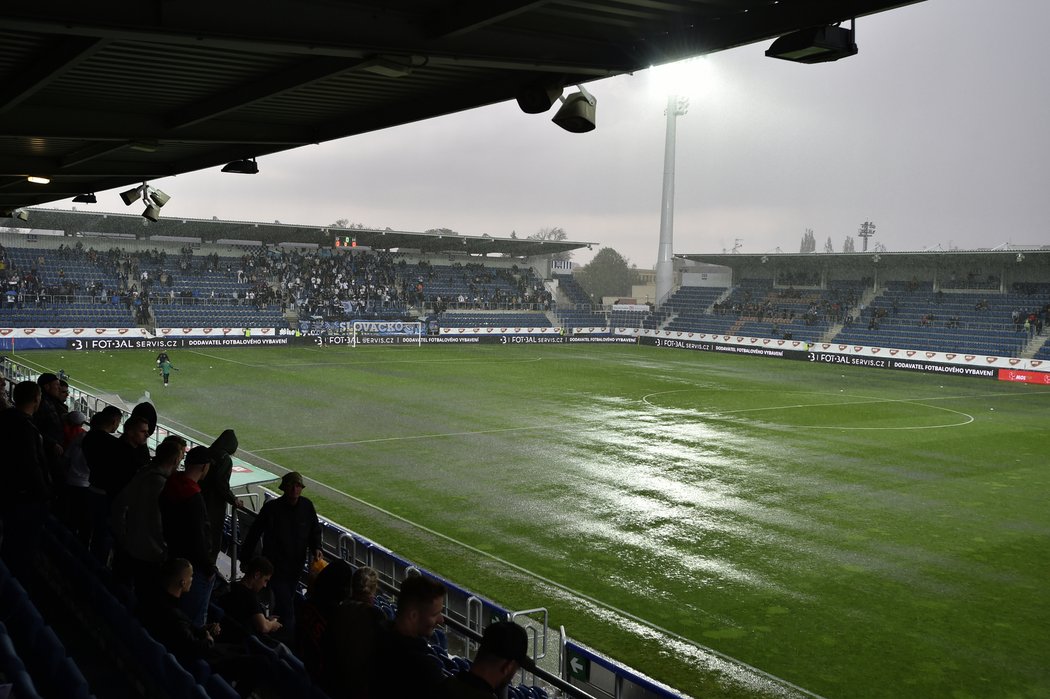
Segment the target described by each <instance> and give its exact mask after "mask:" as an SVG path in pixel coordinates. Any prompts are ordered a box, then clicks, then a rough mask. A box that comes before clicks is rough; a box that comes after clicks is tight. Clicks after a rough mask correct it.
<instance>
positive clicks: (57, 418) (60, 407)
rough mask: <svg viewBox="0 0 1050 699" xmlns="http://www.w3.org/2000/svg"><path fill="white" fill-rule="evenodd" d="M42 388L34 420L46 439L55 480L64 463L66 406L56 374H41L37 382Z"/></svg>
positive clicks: (49, 463)
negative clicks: (63, 444) (63, 445)
mask: <svg viewBox="0 0 1050 699" xmlns="http://www.w3.org/2000/svg"><path fill="white" fill-rule="evenodd" d="M36 382H37V384H39V386H40V391H41V398H40V407H39V408H37V411H36V414H35V415H34V416H33V420H34V421H35V422H36V426H37V428H38V429H39V430H40V434H41V436H43V438H44V450H45V451H46V453H47V463H48V468H49V469H50V470H51V478H52V480H54V479H55V478H56V477H58V476H60V475H61V473H60V471H61V463H62V443H63V441H64V440H65V430H64V425H65V417H66V412H67V409H66V404H65V401H63V400H62V385H61V383H60V382H59V378H58V376H57V375H55V374H50V373H45V374H41V375H40V376H39V377H38V378H37V380H36Z"/></svg>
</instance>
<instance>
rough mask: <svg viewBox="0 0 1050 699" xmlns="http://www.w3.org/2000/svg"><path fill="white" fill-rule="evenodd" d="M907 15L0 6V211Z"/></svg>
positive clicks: (674, 5)
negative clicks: (826, 28)
mask: <svg viewBox="0 0 1050 699" xmlns="http://www.w3.org/2000/svg"><path fill="white" fill-rule="evenodd" d="M920 1H921V0H781V1H779V2H777V1H773V0H584V1H581V0H532V1H529V0H473V1H469V2H450V1H448V0H444V1H441V0H382V1H381V2H377V1H371V2H369V1H362V2H332V1H331V0H272V1H270V2H265V3H258V2H248V1H247V0H229V1H226V2H201V1H200V0H184V1H180V2H170V1H169V0H134V1H129V0H113V1H110V2H83V1H82V0H77V1H74V0H58V1H56V2H26V1H25V0H22V1H21V2H16V1H12V2H5V3H3V4H2V5H0V84H2V85H3V86H4V94H3V100H2V101H0V213H4V212H8V213H9V212H10V211H11V210H13V209H16V208H18V207H24V206H31V205H38V204H45V203H48V202H53V201H58V200H61V199H66V198H69V197H72V196H76V195H79V194H85V193H94V192H104V191H107V190H111V189H114V188H124V187H131V186H134V185H137V184H139V183H141V182H143V181H150V180H155V179H159V178H163V177H168V176H171V175H178V174H182V173H187V172H192V171H195V170H200V169H205V168H213V167H220V166H222V165H224V164H226V163H228V162H231V161H234V160H241V159H246V158H253V157H258V156H262V155H267V154H270V153H275V152H278V151H283V150H288V149H292V148H297V147H299V146H302V145H307V144H314V143H321V142H324V141H329V140H333V139H338V138H343V137H346V136H352V135H355V134H360V133H364V132H368V131H373V130H377V129H384V128H388V127H391V126H396V125H399V124H404V123H409V122H413V121H418V120H423V119H429V118H431V117H435V116H439V115H443V114H450V113H453V112H457V111H461V110H465V109H472V108H475V107H479V106H482V105H486V104H492V103H496V102H503V101H507V100H511V99H514V98H515V96H516V95H517V94H518V93H519V91H520V90H522V89H523V88H525V87H526V86H529V85H533V84H535V83H536V82H537V81H552V82H554V83H557V84H558V85H561V86H570V85H573V84H579V83H585V82H590V81H593V80H597V79H600V78H604V77H608V76H612V75H618V74H623V73H630V72H633V71H637V70H640V69H644V68H648V67H650V66H652V65H659V64H663V63H668V62H671V61H675V60H679V59H683V58H687V57H690V56H696V55H701V54H705V53H710V52H714V51H720V50H723V49H727V48H730V47H734V46H739V45H743V44H748V43H752V42H757V41H762V40H767V39H771V38H773V37H776V36H778V35H781V34H784V33H787V32H790V31H792V30H795V29H798V28H801V27H808V26H816V25H824V24H829V23H834V22H839V21H842V20H848V19H849V18H851V17H858V16H862V15H866V14H871V13H876V12H881V11H884V10H888V9H891V8H895V7H899V6H903V5H908V4H912V3H914V2H920ZM552 128H554V127H553V126H552ZM31 175H33V176H43V177H47V178H50V183H49V184H32V183H30V182H28V181H27V179H26V178H27V177H28V176H31ZM113 196H114V198H115V195H113Z"/></svg>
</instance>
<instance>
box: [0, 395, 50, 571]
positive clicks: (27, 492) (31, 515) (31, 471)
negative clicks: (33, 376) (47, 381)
mask: <svg viewBox="0 0 1050 699" xmlns="http://www.w3.org/2000/svg"><path fill="white" fill-rule="evenodd" d="M12 397H13V398H14V403H15V405H14V407H12V408H8V409H7V410H5V411H4V412H3V413H0V444H2V445H3V449H4V458H3V461H2V465H0V474H2V475H3V483H4V487H3V488H0V518H2V522H3V527H2V529H0V534H2V539H0V555H2V557H3V559H4V561H6V562H7V564H8V565H9V566H10V567H11V570H12V572H14V573H15V574H16V575H20V574H23V573H28V572H29V570H30V568H31V565H32V561H33V557H34V556H35V555H36V549H37V541H38V538H39V533H40V530H41V529H42V528H43V526H44V518H45V517H46V516H47V510H48V506H49V504H50V501H51V494H52V490H51V473H50V471H49V470H48V463H47V453H46V451H45V449H44V438H43V437H42V436H41V434H40V430H39V429H38V428H37V426H36V424H35V423H34V421H33V415H34V413H36V411H37V409H38V408H39V407H40V401H41V390H40V386H39V384H37V383H34V382H32V381H23V382H21V383H19V384H18V385H16V386H15V389H14V391H13V395H12Z"/></svg>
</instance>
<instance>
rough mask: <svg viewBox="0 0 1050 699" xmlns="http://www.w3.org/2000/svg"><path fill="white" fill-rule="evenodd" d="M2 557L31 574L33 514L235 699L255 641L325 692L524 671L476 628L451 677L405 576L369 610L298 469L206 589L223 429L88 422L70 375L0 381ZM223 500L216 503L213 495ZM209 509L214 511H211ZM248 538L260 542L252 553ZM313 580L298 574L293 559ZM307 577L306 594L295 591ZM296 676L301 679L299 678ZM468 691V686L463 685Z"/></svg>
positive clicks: (247, 691)
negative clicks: (167, 431)
mask: <svg viewBox="0 0 1050 699" xmlns="http://www.w3.org/2000/svg"><path fill="white" fill-rule="evenodd" d="M0 408H2V410H0V444H3V445H4V460H3V466H2V468H0V473H2V476H3V478H4V482H5V488H4V489H0V524H2V529H0V533H2V536H0V556H2V557H3V560H4V561H5V563H6V564H7V565H8V566H9V568H10V569H11V570H12V572H14V573H15V574H16V575H17V576H20V577H22V578H30V577H32V576H33V575H34V570H35V567H36V565H37V563H36V560H37V556H38V551H39V550H40V537H41V532H42V531H43V530H44V528H45V527H44V523H45V521H46V520H47V519H48V518H50V517H55V518H57V519H58V520H60V521H61V522H62V523H64V524H65V525H66V526H68V527H69V528H70V530H71V532H72V533H73V535H74V536H75V539H76V540H78V541H79V542H80V543H81V544H83V545H84V546H85V547H86V550H89V551H90V552H91V553H92V554H93V555H94V556H95V557H96V558H97V559H98V561H99V563H100V564H101V565H104V566H106V567H108V568H109V569H110V570H111V571H112V576H113V578H114V580H116V581H117V582H118V583H119V584H120V585H122V586H123V588H124V589H125V590H126V591H127V594H126V595H125V597H126V598H127V599H129V600H131V602H130V605H131V606H132V608H133V609H134V613H135V614H136V615H137V616H138V618H139V620H140V621H141V623H142V625H143V627H144V628H145V629H146V630H147V631H148V632H149V633H150V635H152V636H153V638H154V639H156V640H157V641H158V642H160V643H162V644H163V645H164V646H165V648H166V649H167V650H168V651H169V652H170V653H171V654H172V655H173V656H174V657H175V658H176V659H177V660H178V661H179V662H180V663H182V664H183V665H184V666H185V667H186V668H188V669H192V668H194V667H195V663H200V662H203V663H205V664H207V666H209V668H210V671H211V672H214V673H217V674H219V675H221V676H223V677H224V678H225V679H227V680H228V681H229V682H230V683H231V684H232V685H233V686H234V687H235V688H236V690H237V692H238V693H239V694H240V696H242V697H247V696H250V695H251V694H252V693H253V692H254V691H255V690H256V688H257V687H258V685H259V683H260V681H261V679H262V678H263V677H265V676H266V673H267V667H266V664H267V663H268V662H272V658H271V656H268V655H266V654H260V653H258V652H257V651H256V650H254V646H253V644H263V645H264V646H266V645H268V646H270V647H272V648H275V649H279V650H280V652H281V653H284V654H286V656H285V657H287V655H292V656H294V657H297V658H301V659H302V666H303V668H304V671H305V673H307V674H308V676H309V678H310V681H312V682H313V683H314V684H315V685H316V686H318V687H321V688H323V689H324V690H326V691H327V692H328V693H329V694H330V696H332V697H334V698H340V697H354V698H362V699H363V698H367V697H391V698H393V699H398V698H401V697H405V698H407V697H412V698H415V697H419V696H430V695H432V696H436V697H457V696H468V694H463V693H462V692H463V691H464V690H465V689H466V688H469V689H471V691H473V692H475V693H471V694H469V696H485V697H488V696H491V697H496V696H498V694H497V692H498V690H499V688H500V687H502V686H504V685H506V684H507V683H508V682H510V680H511V679H512V677H513V676H514V675H515V674H516V673H517V671H518V670H519V669H520V668H522V667H526V668H529V669H534V665H533V663H532V660H531V659H530V658H529V657H528V655H527V652H526V651H527V646H528V639H527V636H526V633H525V631H524V629H522V628H521V627H520V626H517V625H516V624H513V623H511V622H500V623H495V624H492V625H490V627H489V628H488V629H487V630H486V633H485V635H484V638H483V640H482V643H481V648H480V651H479V653H478V663H476V664H475V665H473V666H468V667H466V668H463V669H462V671H461V672H460V673H459V675H455V676H449V675H448V673H447V672H444V671H443V670H442V665H441V663H440V662H439V661H438V660H437V659H436V658H435V656H434V652H433V650H432V648H431V645H430V639H431V638H432V637H433V636H434V635H435V632H436V630H437V627H438V626H439V625H441V624H442V623H443V614H442V612H443V605H444V600H445V588H444V586H443V585H442V584H441V583H440V582H438V581H436V580H434V579H433V578H429V577H425V576H422V575H418V574H415V575H412V576H410V577H408V578H407V579H406V580H405V581H403V582H402V584H401V587H400V590H399V592H398V595H397V605H396V612H395V613H394V614H393V616H392V618H389V617H388V615H387V614H386V613H384V612H383V611H381V610H380V608H379V607H378V606H377V595H378V593H379V589H378V587H379V581H378V576H377V574H376V573H375V571H374V570H372V569H370V568H367V567H360V568H357V569H356V570H355V569H354V568H352V567H351V566H350V565H349V564H348V563H346V562H345V561H342V560H336V561H334V562H332V563H330V564H325V563H324V559H323V557H322V556H321V539H320V526H319V521H318V517H317V513H316V511H315V509H314V507H313V504H312V503H311V502H310V500H308V499H307V498H305V497H303V495H302V493H303V490H304V488H305V481H304V479H303V478H302V476H301V475H300V474H298V473H296V472H289V473H287V474H285V476H284V477H283V478H282V480H281V484H280V490H281V491H282V495H281V496H280V497H278V498H276V499H273V500H270V501H268V502H267V503H266V504H265V505H264V506H263V507H262V509H261V510H260V511H259V513H258V515H257V516H256V517H255V519H254V521H253V523H252V525H251V527H250V529H249V530H248V532H247V534H246V536H245V539H244V543H243V546H242V547H241V550H240V557H241V560H242V562H243V568H242V570H243V576H242V577H241V578H240V579H239V580H236V581H233V582H232V584H230V585H219V586H218V587H221V588H222V589H217V583H219V582H220V580H219V578H218V575H217V567H216V560H217V557H218V555H219V553H220V552H219V550H218V544H219V542H220V541H221V535H216V533H217V532H219V533H220V534H221V529H222V527H223V523H224V510H223V509H222V508H223V507H225V505H226V504H235V503H236V500H235V499H234V498H233V496H232V494H231V493H230V491H229V477H230V473H231V470H230V468H229V467H228V466H229V464H230V461H231V456H232V454H233V453H234V452H235V451H236V449H237V440H236V435H235V434H234V432H233V430H226V431H224V432H223V434H222V435H220V438H219V439H217V440H216V441H215V443H213V444H212V446H211V447H204V446H198V447H194V448H192V449H189V450H188V451H187V443H186V440H184V439H183V438H182V437H179V436H176V435H169V436H167V437H165V438H164V439H163V440H161V441H160V442H159V444H157V446H156V448H155V450H153V451H151V450H150V449H149V447H148V446H147V444H148V440H149V437H150V436H151V435H152V434H153V433H154V431H155V430H156V429H157V413H156V410H155V409H154V408H153V406H152V405H151V404H150V403H141V404H139V405H138V406H136V407H135V409H134V410H133V411H132V413H131V416H130V417H128V418H127V419H126V420H124V422H123V427H122V428H121V429H120V433H119V434H118V433H117V431H118V427H119V426H120V420H121V416H122V413H121V412H120V411H119V410H117V409H116V408H113V407H107V408H105V409H103V410H101V411H99V412H97V413H96V414H95V415H93V416H92V417H91V420H90V423H89V428H88V429H87V430H85V428H84V424H85V422H86V417H85V416H84V415H83V414H82V413H80V412H79V411H76V410H70V404H69V400H68V383H67V382H65V381H64V380H63V379H60V378H59V376H57V375H55V374H51V373H44V374H42V375H40V376H39V378H38V379H37V380H36V381H23V382H20V383H18V384H17V385H16V386H15V387H14V388H13V390H11V391H10V392H9V391H8V387H7V386H6V379H3V378H2V377H0ZM216 503H219V504H221V505H222V507H220V508H218V510H216V509H215V508H214V507H213V506H214V505H215V504H216ZM216 511H218V512H220V513H223V514H222V515H220V516H221V517H222V518H223V519H221V520H220V519H218V518H217V517H216V516H215V515H214V514H213V513H214V512H216ZM260 549H261V550H260ZM307 562H310V565H309V570H310V571H311V572H312V573H313V574H314V575H313V576H312V578H308V577H307V576H306V575H304V570H305V568H306V565H305V564H306V563H307ZM304 580H306V581H307V584H308V585H309V587H308V590H309V592H308V595H307V597H306V599H305V600H302V599H300V598H299V597H298V595H297V594H296V592H297V589H298V587H299V585H300V583H301V582H303V581H304ZM304 680H305V678H304ZM479 691H480V692H481V693H480V694H478V693H477V692H479Z"/></svg>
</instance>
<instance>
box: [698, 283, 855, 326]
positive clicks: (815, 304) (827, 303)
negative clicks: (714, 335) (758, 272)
mask: <svg viewBox="0 0 1050 699" xmlns="http://www.w3.org/2000/svg"><path fill="white" fill-rule="evenodd" d="M856 305H857V295H856V292H855V291H854V290H853V289H849V290H848V291H846V292H843V291H841V290H839V289H832V290H831V291H830V292H829V294H827V295H823V294H819V293H816V292H813V291H809V290H800V289H796V288H794V287H789V288H787V289H778V290H772V291H769V292H766V293H763V294H761V295H759V296H756V294H755V293H754V292H752V291H751V290H750V289H745V290H744V291H743V293H742V294H741V296H740V297H739V298H736V297H733V296H731V297H730V298H728V299H727V300H726V301H723V302H719V303H715V304H714V305H713V306H712V312H713V313H715V314H717V315H723V316H724V315H736V316H738V317H740V318H742V319H745V320H756V321H759V322H763V321H770V322H773V323H777V324H780V323H795V322H803V323H805V324H806V325H816V324H817V323H819V322H825V323H849V322H852V321H851V320H850V316H851V313H852V312H853V311H854V307H855V306H856Z"/></svg>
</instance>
